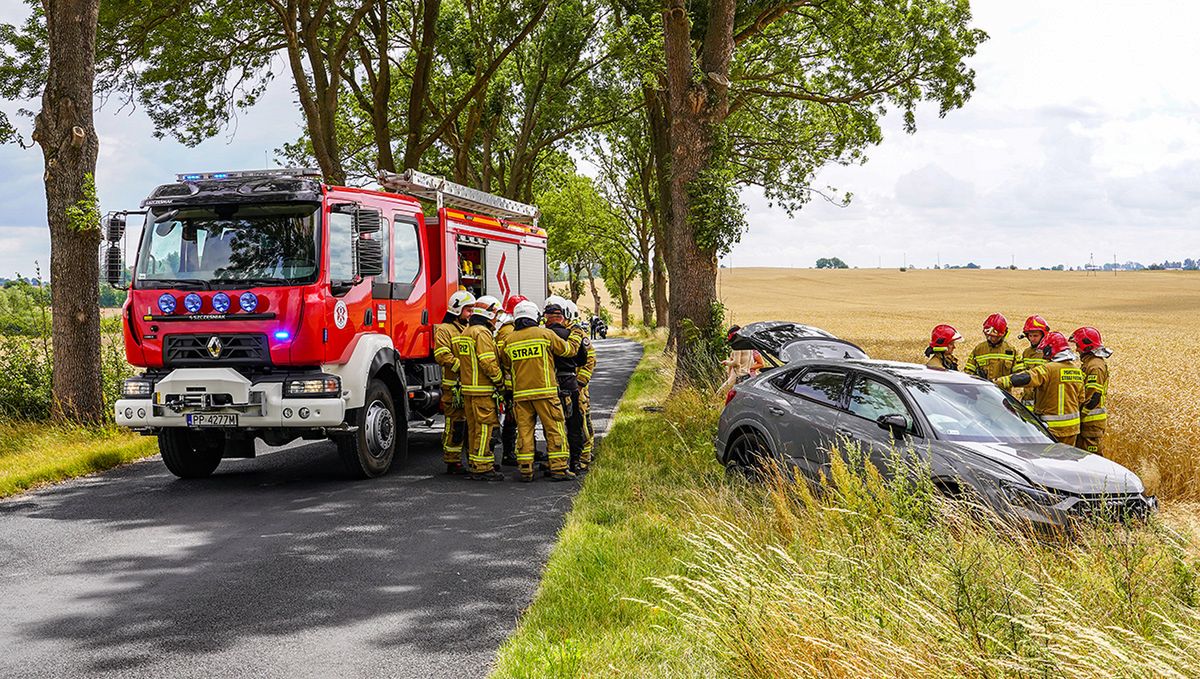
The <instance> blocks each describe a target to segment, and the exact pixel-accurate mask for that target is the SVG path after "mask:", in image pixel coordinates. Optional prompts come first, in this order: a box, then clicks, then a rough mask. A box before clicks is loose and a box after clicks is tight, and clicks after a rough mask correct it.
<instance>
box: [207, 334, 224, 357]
mask: <svg viewBox="0 0 1200 679" xmlns="http://www.w3.org/2000/svg"><path fill="white" fill-rule="evenodd" d="M208 355H209V356H212V357H213V358H221V338H220V337H217V336H215V335H214V336H213V338H212V339H210V340H208Z"/></svg>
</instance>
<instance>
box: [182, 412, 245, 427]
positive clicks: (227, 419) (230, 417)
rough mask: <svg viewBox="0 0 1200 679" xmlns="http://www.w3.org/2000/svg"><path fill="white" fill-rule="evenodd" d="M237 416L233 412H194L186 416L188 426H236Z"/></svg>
mask: <svg viewBox="0 0 1200 679" xmlns="http://www.w3.org/2000/svg"><path fill="white" fill-rule="evenodd" d="M237 424H238V416H237V415H235V414H233V413H212V414H205V413H196V414H194V415H188V416H187V426H189V427H236V426H237Z"/></svg>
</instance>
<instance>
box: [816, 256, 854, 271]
mask: <svg viewBox="0 0 1200 679" xmlns="http://www.w3.org/2000/svg"><path fill="white" fill-rule="evenodd" d="M817 268H818V269H849V268H850V267H849V266H847V265H846V263H845V262H843V261H842V260H841V259H839V258H837V257H822V258H820V259H818V260H817Z"/></svg>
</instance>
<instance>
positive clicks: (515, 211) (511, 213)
mask: <svg viewBox="0 0 1200 679" xmlns="http://www.w3.org/2000/svg"><path fill="white" fill-rule="evenodd" d="M379 185H380V186H382V187H383V188H385V189H387V190H389V191H395V192H397V193H407V194H410V195H413V196H416V197H418V198H424V199H426V200H434V201H437V206H438V208H439V209H440V208H442V207H444V206H450V207H456V208H460V209H464V210H470V211H471V212H479V213H483V214H489V215H494V216H497V217H504V218H505V219H520V220H529V219H532V220H533V225H534V226H537V220H538V216H539V215H541V210H538V209H537V207H535V206H533V205H526V204H525V203H520V202H517V201H515V200H512V199H511V198H505V197H503V196H497V195H493V194H491V193H487V192H485V191H480V190H479V189H473V188H471V187H469V186H463V185H462V184H455V183H454V182H452V181H448V180H446V179H443V178H441V177H435V176H433V175H431V174H425V173H424V172H418V171H417V170H413V169H411V168H410V169H407V170H405V171H404V172H399V173H397V172H387V171H386V170H380V171H379Z"/></svg>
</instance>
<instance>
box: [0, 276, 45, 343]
mask: <svg viewBox="0 0 1200 679" xmlns="http://www.w3.org/2000/svg"><path fill="white" fill-rule="evenodd" d="M49 334H50V288H49V286H44V285H33V284H31V283H29V282H28V281H26V280H24V279H22V278H18V279H17V280H14V281H9V282H8V283H6V284H5V285H4V287H2V288H0V336H3V335H25V336H49Z"/></svg>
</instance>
